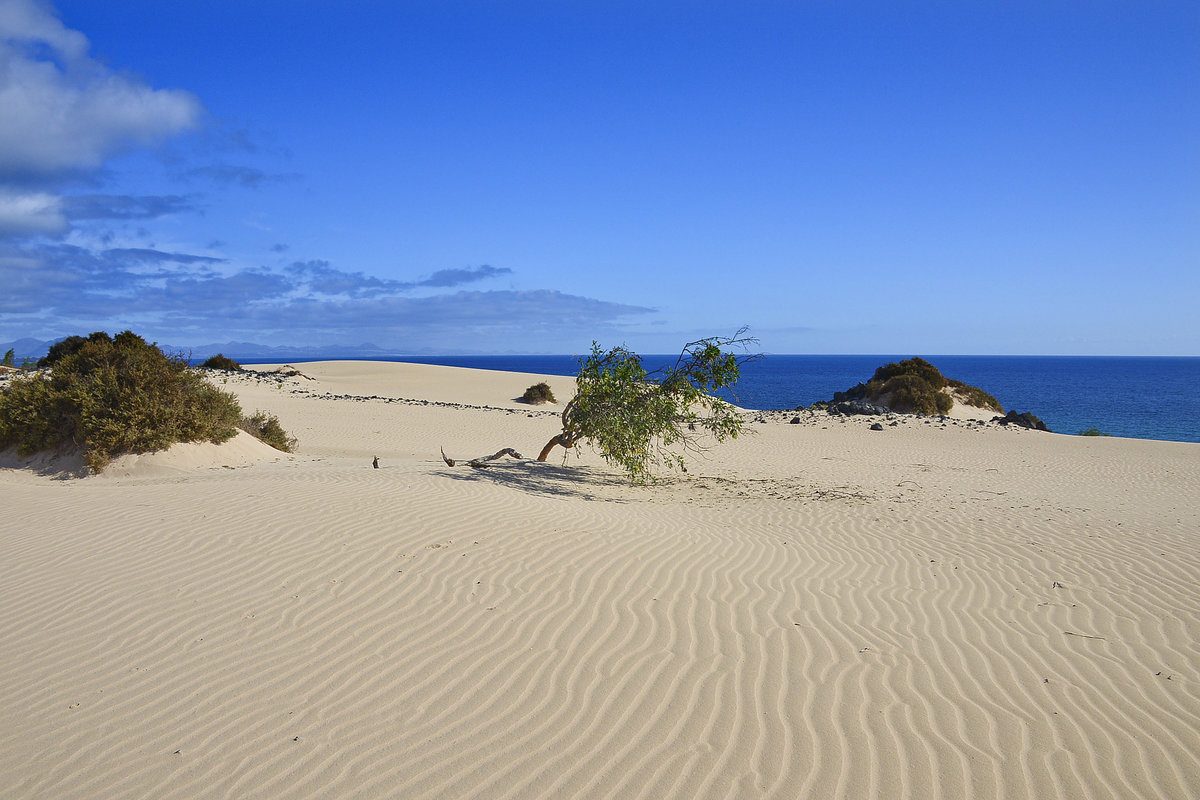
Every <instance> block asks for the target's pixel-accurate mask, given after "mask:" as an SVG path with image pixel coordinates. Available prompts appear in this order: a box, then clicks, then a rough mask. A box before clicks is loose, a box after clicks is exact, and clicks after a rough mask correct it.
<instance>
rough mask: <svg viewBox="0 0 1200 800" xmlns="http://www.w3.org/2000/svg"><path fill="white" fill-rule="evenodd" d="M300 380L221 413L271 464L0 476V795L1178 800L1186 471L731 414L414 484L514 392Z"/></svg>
mask: <svg viewBox="0 0 1200 800" xmlns="http://www.w3.org/2000/svg"><path fill="white" fill-rule="evenodd" d="M298 366H299V367H300V369H301V370H302V371H303V372H304V373H305V374H306V375H308V376H310V377H311V378H312V379H313V380H305V379H302V378H289V379H286V380H284V381H282V383H281V384H279V385H278V386H277V385H276V383H275V381H273V380H266V381H263V382H256V381H253V380H251V379H248V378H244V377H234V378H230V379H229V383H228V388H230V389H233V390H234V391H236V392H237V393H238V394H239V395H240V396H241V398H242V403H243V406H244V407H245V408H246V409H247V410H248V411H251V410H254V409H255V408H261V409H265V410H269V411H271V412H273V413H276V414H278V415H279V417H280V419H281V421H282V422H283V424H284V426H285V427H286V428H287V429H288V431H289V432H290V433H293V434H294V435H296V436H297V437H298V438H299V439H300V450H299V453H297V454H295V455H284V454H280V453H278V452H277V451H273V450H269V449H267V448H264V447H263V446H261V445H260V443H258V442H255V441H252V440H250V441H248V440H246V439H244V438H242V437H239V438H238V439H237V440H235V441H234V442H231V443H229V444H227V445H224V446H221V447H215V446H212V445H191V446H189V447H187V448H173V449H172V450H171V451H169V452H167V453H164V454H154V455H150V456H140V457H136V458H127V459H122V460H119V461H118V462H116V463H114V464H113V465H112V466H111V467H110V468H109V470H108V471H106V472H105V474H103V475H101V476H98V477H89V478H84V479H78V478H70V477H68V475H69V474H70V472H69V470H67V467H68V466H69V465H66V464H65V462H62V461H59V462H56V461H54V460H50V459H40V460H34V461H33V463H32V465H31V466H26V465H25V464H26V462H24V461H21V462H18V461H17V460H15V459H13V458H11V454H10V457H9V458H8V460H7V461H4V462H0V565H3V580H0V612H2V613H0V796H3V797H5V798H134V797H136V798H218V797H219V798H242V797H247V798H248V797H253V798H297V797H305V798H310V797H311V798H318V797H319V798H352V797H353V798H358V797H380V798H393V797H394V798H565V797H589V798H591V797H595V798H601V797H605V798H608V797H611V798H694V797H703V798H712V797H729V798H757V797H776V798H796V797H812V798H824V797H838V798H875V797H914V798H918V797H919V798H962V797H973V798H975V797H978V798H998V797H1004V798H1055V797H1062V798H1084V797H1086V798H1129V797H1172V798H1186V797H1193V798H1194V797H1197V796H1198V790H1197V787H1198V786H1200V672H1198V665H1200V546H1198V545H1200V445H1194V444H1174V443H1166V442H1146V441H1136V440H1125V439H1105V438H1091V437H1087V438H1085V437H1075V436H1060V435H1054V434H1045V433H1038V432H1033V431H1025V430H1019V429H1001V428H997V427H985V428H979V427H978V426H976V425H975V424H974V423H971V422H969V421H961V420H951V421H947V422H945V423H942V422H939V421H932V420H931V421H921V420H915V419H911V418H909V419H905V420H904V421H903V422H902V423H901V424H899V425H896V426H894V427H893V426H885V430H884V431H881V432H877V431H870V430H868V429H867V426H868V425H869V423H870V420H866V419H852V420H837V419H832V418H829V417H827V416H824V415H809V414H802V415H801V416H802V417H803V424H798V425H789V424H787V421H788V420H789V419H790V418H791V417H792V416H794V415H792V414H786V415H781V414H756V415H754V417H755V418H760V419H762V420H763V422H752V423H750V425H749V428H750V430H751V431H752V435H747V436H745V437H743V438H742V439H739V440H738V441H736V442H733V443H731V444H728V445H725V446H722V447H720V448H718V449H716V450H713V451H711V452H710V453H709V454H708V456H707V458H705V459H703V460H701V461H699V462H695V463H694V464H693V465H692V467H691V469H690V472H689V473H688V474H687V475H684V476H678V477H675V478H670V479H668V480H665V481H664V482H663V483H662V484H661V485H659V486H655V487H649V488H638V487H631V486H629V485H627V483H626V482H625V481H624V480H623V479H622V477H621V476H620V475H619V474H618V473H616V472H614V471H613V470H611V469H609V468H608V467H607V466H606V465H604V464H603V462H602V461H599V460H598V459H597V458H596V457H595V456H594V455H591V454H587V453H585V454H584V455H583V457H582V458H581V459H576V458H574V457H572V458H571V459H570V460H569V461H568V462H567V465H566V466H564V465H563V464H562V460H561V458H560V457H556V458H555V459H554V461H553V462H552V463H549V464H537V463H532V462H529V461H521V462H517V461H510V460H506V461H505V462H499V463H497V465H496V466H495V467H494V468H492V469H489V470H485V471H476V470H471V469H469V468H466V467H457V468H449V467H447V466H446V465H445V464H443V463H442V461H441V459H440V457H439V455H438V448H439V446H444V447H445V449H446V452H447V454H449V455H450V456H452V457H456V458H464V457H471V456H479V455H484V454H487V453H491V452H494V451H495V450H497V449H499V448H501V447H506V446H512V447H516V448H517V449H518V450H520V451H521V452H523V453H525V454H526V455H527V456H533V455H536V453H537V451H538V450H539V449H540V448H541V446H542V444H544V443H545V441H546V440H547V439H549V438H550V436H551V435H553V434H554V432H555V431H556V429H557V427H556V422H557V419H556V415H557V413H558V411H560V410H561V405H559V406H554V407H546V406H543V407H538V408H530V407H528V406H525V405H523V404H520V403H516V402H514V401H513V398H515V397H518V396H519V395H520V394H521V392H522V391H524V389H525V388H526V387H527V386H528V385H530V384H531V383H534V382H536V381H537V380H540V379H541V378H540V376H529V375H518V374H511V373H507V374H506V373H486V372H477V371H471V370H459V369H452V368H445V367H434V366H424V365H403V364H388V363H361V362H336V363H324V364H301V365H298ZM548 380H549V382H550V383H551V385H552V386H553V388H554V391H555V393H556V395H557V396H558V398H559V399H560V400H565V399H566V398H567V397H569V396H570V393H571V386H572V381H571V380H570V379H563V378H549V379H548ZM354 398H371V399H354ZM398 398H399V399H401V400H397V399H398ZM389 400H391V402H389ZM437 403H458V404H461V405H460V406H449V405H437ZM463 406H487V408H480V407H475V408H472V407H463ZM559 453H561V450H560V451H559ZM373 456H378V457H379V459H380V463H381V468H380V469H378V470H375V469H372V468H371V464H370V461H371V458H372V457H373ZM3 465H7V468H5V467H4V466H3Z"/></svg>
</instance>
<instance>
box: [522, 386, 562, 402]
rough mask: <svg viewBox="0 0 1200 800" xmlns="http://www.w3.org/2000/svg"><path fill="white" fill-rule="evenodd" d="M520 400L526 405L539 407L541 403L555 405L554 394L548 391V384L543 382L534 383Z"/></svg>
mask: <svg viewBox="0 0 1200 800" xmlns="http://www.w3.org/2000/svg"><path fill="white" fill-rule="evenodd" d="M521 400H522V401H523V402H526V403H532V404H534V405H539V404H541V403H557V402H558V401H557V400H555V399H554V392H552V391H550V384H548V383H546V382H545V381H543V382H542V383H535V384H534V385H533V386H530V387H529V388H528V389H526V390H525V394H523V395H521Z"/></svg>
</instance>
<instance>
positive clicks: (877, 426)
mask: <svg viewBox="0 0 1200 800" xmlns="http://www.w3.org/2000/svg"><path fill="white" fill-rule="evenodd" d="M871 430H873V431H881V430H883V426H882V425H880V424H879V423H878V422H876V423H874V424H873V425H872V426H871Z"/></svg>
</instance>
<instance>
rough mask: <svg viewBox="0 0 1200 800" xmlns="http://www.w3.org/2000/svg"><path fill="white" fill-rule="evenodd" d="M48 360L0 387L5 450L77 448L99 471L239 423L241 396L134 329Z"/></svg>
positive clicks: (70, 341) (223, 436)
mask: <svg viewBox="0 0 1200 800" xmlns="http://www.w3.org/2000/svg"><path fill="white" fill-rule="evenodd" d="M45 362H49V363H48V365H49V366H50V367H51V368H50V369H49V370H48V371H46V370H40V371H38V372H35V373H30V374H26V375H20V376H17V377H16V378H14V379H12V380H10V381H9V383H8V385H7V386H6V387H5V388H4V390H3V392H0V448H5V447H13V446H15V447H16V448H17V452H18V453H19V454H21V455H32V454H34V453H37V452H39V451H43V450H56V449H59V448H65V447H73V448H78V449H79V450H80V451H82V454H83V458H84V461H85V463H86V464H87V465H88V466H89V467H90V468H91V469H92V470H93V471H95V472H99V471H101V470H102V469H103V468H104V466H105V465H106V464H108V462H109V461H111V460H112V459H113V458H115V457H116V456H119V455H122V454H125V453H148V452H152V451H154V450H162V449H164V448H167V447H169V446H171V445H172V444H175V443H176V442H198V441H210V442H213V443H220V442H224V441H226V440H228V439H230V438H231V437H232V436H233V435H234V434H235V433H236V432H237V427H238V424H239V422H240V421H241V420H242V410H241V407H240V406H239V405H238V402H237V398H235V397H234V396H233V395H232V394H229V393H227V392H224V391H221V390H220V389H217V388H216V387H214V386H212V385H210V384H209V383H208V382H207V381H205V379H204V377H203V376H202V375H201V374H200V373H199V372H197V371H196V370H193V369H191V368H190V367H189V366H188V364H187V362H186V360H185V359H184V358H183V357H181V356H167V355H166V354H164V353H163V352H162V351H161V350H159V349H158V347H157V346H155V345H153V344H147V343H146V341H145V340H144V339H142V337H140V336H138V335H137V334H135V333H133V332H131V331H125V332H124V333H120V334H118V335H117V336H115V337H110V336H109V335H108V334H107V333H104V332H98V333H93V334H91V335H90V336H88V337H87V338H84V337H81V336H72V337H69V338H67V339H64V340H63V341H62V342H58V343H57V344H55V345H54V346H53V347H51V349H50V353H49V354H47V356H46V358H44V359H42V361H40V362H39V365H40V366H46V365H47V364H46V363H45ZM275 424H276V425H278V420H276V421H275ZM284 438H285V439H286V435H284Z"/></svg>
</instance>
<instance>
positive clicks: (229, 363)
mask: <svg viewBox="0 0 1200 800" xmlns="http://www.w3.org/2000/svg"><path fill="white" fill-rule="evenodd" d="M200 368H201V369H223V370H226V371H228V372H241V371H242V365H241V364H239V363H237V362H236V361H234V360H233V359H232V358H229V357H228V356H224V355H222V354H221V353H217V354H216V355H215V356H212V357H211V358H208V359H207V360H206V361H205V362H204V363H203V364H201V365H200Z"/></svg>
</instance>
